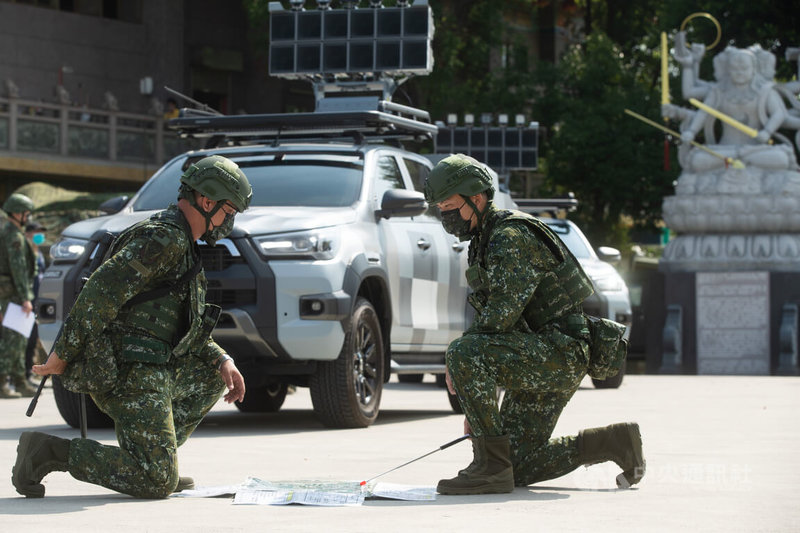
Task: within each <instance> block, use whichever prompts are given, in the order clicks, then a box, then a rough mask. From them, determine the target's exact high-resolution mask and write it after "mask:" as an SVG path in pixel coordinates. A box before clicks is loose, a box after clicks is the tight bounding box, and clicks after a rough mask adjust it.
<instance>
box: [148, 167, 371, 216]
mask: <svg viewBox="0 0 800 533" xmlns="http://www.w3.org/2000/svg"><path fill="white" fill-rule="evenodd" d="M234 161H236V162H237V164H238V165H239V167H240V168H241V169H242V170H243V171H244V173H245V175H246V176H247V179H248V180H249V181H250V185H251V186H252V187H253V200H252V202H251V203H250V206H251V207H254V206H305V207H346V206H349V205H352V204H354V203H355V202H356V200H357V199H358V195H359V193H360V191H361V182H362V176H363V173H364V170H363V169H364V167H363V163H361V162H350V161H340V160H324V159H316V158H315V159H313V160H312V159H289V158H287V159H281V160H275V159H272V158H270V159H261V158H259V159H257V160H240V161H237V160H236V159H235V158H234ZM182 163H183V160H178V161H175V162H173V163H172V164H171V165H170V166H169V167H167V168H165V169H164V170H163V171H162V172H161V174H159V176H158V177H157V178H154V179H151V180H150V181H149V182H147V183H146V184H145V185H144V187H142V190H141V193H140V194H139V197H138V198H137V199H136V201H135V202H134V204H133V210H134V211H148V210H155V209H163V208H165V207H167V205H168V204H170V203H172V202H175V201H177V197H178V187H179V185H180V177H181V173H182V170H181V168H182Z"/></svg>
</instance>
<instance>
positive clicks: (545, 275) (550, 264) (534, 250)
mask: <svg viewBox="0 0 800 533" xmlns="http://www.w3.org/2000/svg"><path fill="white" fill-rule="evenodd" d="M509 215H513V218H511V219H508V220H504V219H505V218H506V217H508V216H509ZM525 218H527V219H531V220H532V221H533V222H534V224H533V225H535V226H537V227H538V226H543V224H541V223H538V221H536V220H535V219H534V218H533V217H531V216H529V215H525V214H524V213H519V212H509V211H506V210H500V209H497V208H496V207H494V206H493V205H490V207H489V211H488V212H487V214H486V218H485V219H484V221H483V224H482V225H481V227H480V228H478V231H477V234H475V235H474V236H473V238H472V240H471V242H470V247H469V268H468V270H467V281H468V282H469V285H470V287H471V288H472V290H473V291H474V292H473V294H471V295H470V297H469V301H470V303H471V304H472V306H473V307H474V308H475V311H476V315H475V319H474V321H473V322H472V325H471V326H470V327H469V329H468V330H467V333H501V332H510V331H519V332H523V333H531V332H532V331H534V330H535V329H537V328H538V327H539V326H540V325H541V324H546V323H547V322H549V321H550V320H551V319H554V318H557V317H561V316H564V315H566V314H569V313H575V312H580V302H581V301H582V300H583V299H584V298H585V297H586V296H588V295H589V294H591V292H592V289H591V282H590V281H589V280H588V278H587V277H586V275H585V273H584V272H583V270H582V269H581V268H580V265H579V264H578V263H577V260H575V259H574V258H573V257H572V255H571V254H570V253H569V252H568V251H567V250H566V247H565V246H563V244H561V242H560V241H559V240H558V237H555V236H552V235H550V233H551V232H550V231H549V230H547V229H546V228H542V229H540V230H534V229H533V228H532V224H531V223H529V222H528V221H526V220H523V219H525ZM501 221H502V223H499V222H501ZM546 239H550V240H552V241H553V242H546ZM554 250H555V251H554ZM555 253H559V254H560V255H562V256H563V257H564V259H563V261H565V263H564V265H562V259H561V258H558V257H557V256H556V255H555ZM556 271H558V272H559V274H558V276H557V275H555V274H554V272H556ZM564 273H566V275H565V274H564ZM564 279H567V280H570V281H571V282H572V283H573V287H575V290H574V293H570V294H568V292H567V291H565V287H564V286H561V282H562V281H563V280H564ZM559 280H561V281H559ZM540 287H542V291H544V292H542V291H540V292H536V291H537V289H539V288H540ZM534 293H536V294H537V295H539V296H537V297H536V298H534ZM534 304H536V305H534ZM542 315H546V316H542ZM551 315H552V316H551ZM532 327H533V328H534V329H532Z"/></svg>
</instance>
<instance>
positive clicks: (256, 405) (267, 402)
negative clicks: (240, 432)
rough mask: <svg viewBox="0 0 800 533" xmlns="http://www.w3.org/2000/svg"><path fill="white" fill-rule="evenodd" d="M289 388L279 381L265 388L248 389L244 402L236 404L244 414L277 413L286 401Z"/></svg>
mask: <svg viewBox="0 0 800 533" xmlns="http://www.w3.org/2000/svg"><path fill="white" fill-rule="evenodd" d="M288 389H289V386H288V385H287V384H286V383H280V382H278V381H276V382H274V383H270V384H269V385H265V386H263V387H247V390H246V392H245V394H244V401H242V402H236V408H237V409H239V411H241V412H243V413H277V412H278V411H279V410H280V408H281V406H282V405H283V401H284V400H285V399H286V391H287V390H288Z"/></svg>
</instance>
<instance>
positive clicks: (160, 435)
mask: <svg viewBox="0 0 800 533" xmlns="http://www.w3.org/2000/svg"><path fill="white" fill-rule="evenodd" d="M251 197H252V191H251V188H250V184H249V182H248V181H247V178H246V177H245V175H244V173H243V172H242V171H241V170H240V169H239V167H238V166H236V164H235V163H233V162H232V161H230V160H228V159H225V158H224V157H220V156H212V157H207V158H204V159H202V160H200V161H199V162H197V163H195V164H193V165H191V166H190V167H189V168H188V170H186V172H185V173H184V174H183V176H182V177H181V187H180V190H179V194H178V204H177V205H171V206H169V207H168V208H167V209H165V210H164V211H161V212H159V213H157V214H155V215H153V216H152V217H150V218H149V219H148V220H145V221H143V222H140V223H139V224H136V225H134V226H131V227H130V228H128V229H127V230H125V231H124V232H123V233H122V234H121V235H120V236H119V237H118V238H117V240H116V241H115V243H114V245H113V247H112V248H111V251H110V253H111V255H110V257H109V258H108V259H107V260H106V261H105V262H104V263H103V264H102V265H101V266H100V267H99V268H98V269H97V270H96V271H95V272H94V273H93V274H92V276H91V277H90V278H89V280H88V281H87V283H86V285H85V287H84V288H83V290H82V291H81V292H80V295H79V297H78V299H77V300H76V302H75V305H74V306H73V308H72V311H71V312H70V315H69V317H68V318H67V320H66V321H65V324H64V330H63V333H62V335H61V337H60V338H59V340H58V341H57V342H56V344H55V345H54V350H53V352H52V353H51V354H50V357H49V358H48V360H47V362H46V363H45V364H44V365H36V366H34V367H33V370H34V372H35V373H37V374H40V375H48V374H62V376H61V379H62V383H64V386H65V387H67V388H70V389H71V390H74V391H76V392H77V391H82V390H89V391H91V394H92V399H93V400H94V401H95V403H96V404H97V406H98V407H99V408H100V409H101V410H103V411H104V412H105V413H107V414H108V415H109V416H110V417H111V418H112V419H113V420H114V424H115V427H116V434H117V440H118V441H119V447H116V446H105V445H103V444H100V443H99V442H96V441H93V440H89V439H73V440H67V439H61V438H58V437H54V436H50V435H46V434H44V433H37V432H25V433H23V434H22V435H21V436H20V441H19V446H18V448H17V461H16V464H15V466H14V469H13V475H12V481H13V483H14V486H15V487H16V489H17V492H19V493H20V494H23V495H25V496H28V497H42V496H44V486H43V485H42V484H41V480H42V478H43V477H44V476H45V475H46V474H47V473H49V472H51V471H54V470H60V471H68V472H69V473H70V474H71V475H72V476H73V477H75V478H76V479H79V480H81V481H86V482H89V483H94V484H97V485H102V486H104V487H107V488H110V489H112V490H116V491H119V492H122V493H125V494H130V495H132V496H134V497H139V498H165V497H167V496H168V495H169V494H170V493H172V492H173V491H176V489H177V490H183V489H184V488H191V487H193V486H194V483H193V481H192V480H191V478H179V476H178V463H177V455H176V454H177V447H178V446H180V445H181V444H183V443H184V442H185V441H186V439H187V438H188V437H189V435H190V434H191V433H192V431H194V429H195V427H197V425H198V424H199V423H200V421H201V420H202V419H203V417H204V416H205V415H206V413H207V412H208V411H209V410H210V409H211V408H212V406H213V405H214V404H215V403H216V402H217V400H218V399H219V398H220V396H222V394H223V392H224V391H225V389H226V387H227V394H225V396H224V399H225V401H227V402H228V403H231V402H234V401H241V400H242V399H243V398H244V394H245V386H244V380H243V378H242V375H241V374H240V373H239V371H238V370H237V368H236V366H235V365H234V363H233V360H232V359H231V357H230V356H229V355H227V354H226V353H225V352H224V351H223V350H222V349H221V348H220V347H219V346H218V345H217V344H216V343H215V342H214V341H213V340H212V339H211V336H210V332H211V330H212V329H213V327H214V325H215V324H216V319H217V317H218V315H219V308H218V307H216V306H213V305H210V304H206V303H205V291H206V278H205V274H204V273H203V271H202V268H201V265H200V257H199V251H198V249H197V245H196V244H195V241H196V240H197V239H198V238H202V239H203V240H205V241H206V242H208V243H210V244H212V245H213V244H214V243H215V242H216V241H217V240H219V239H222V238H224V237H225V236H227V235H228V234H229V233H230V231H231V229H232V228H233V220H234V216H235V215H236V214H237V213H239V212H242V211H244V210H245V209H247V207H248V205H249V204H250V199H251ZM76 369H78V370H79V371H76Z"/></svg>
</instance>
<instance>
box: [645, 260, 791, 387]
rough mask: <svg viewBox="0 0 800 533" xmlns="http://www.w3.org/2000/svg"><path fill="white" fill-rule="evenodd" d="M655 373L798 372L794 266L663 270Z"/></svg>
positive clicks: (740, 373) (728, 373) (742, 373)
mask: <svg viewBox="0 0 800 533" xmlns="http://www.w3.org/2000/svg"><path fill="white" fill-rule="evenodd" d="M664 289H665V290H664V295H665V302H664V303H665V307H666V310H667V312H666V320H665V325H664V329H663V330H662V353H661V366H660V368H659V372H661V373H667V374H672V373H679V374H721V375H769V374H784V375H797V374H798V342H797V340H798V312H797V309H798V306H799V305H800V269H796V270H795V271H793V272H785V271H784V272H780V271H765V270H762V271H734V272H730V271H727V272H726V271H705V272H702V271H699V272H687V271H683V272H677V271H673V272H664Z"/></svg>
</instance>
